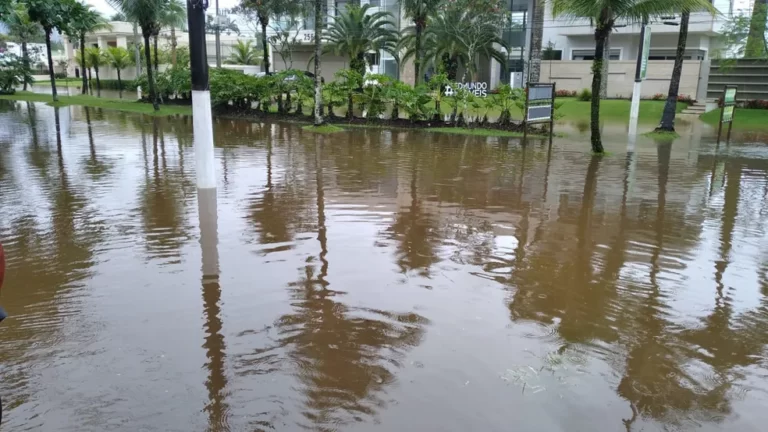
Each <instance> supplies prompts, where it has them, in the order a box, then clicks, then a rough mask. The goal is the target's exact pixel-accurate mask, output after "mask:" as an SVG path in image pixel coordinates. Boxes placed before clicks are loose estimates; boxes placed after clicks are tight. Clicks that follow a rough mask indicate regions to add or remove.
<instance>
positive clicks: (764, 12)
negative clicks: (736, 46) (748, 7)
mask: <svg viewBox="0 0 768 432" xmlns="http://www.w3.org/2000/svg"><path fill="white" fill-rule="evenodd" d="M766 18H768V0H754V6H753V7H752V18H750V21H749V34H748V35H747V44H746V45H745V47H744V57H745V58H760V57H763V56H765V54H766V52H765V27H766Z"/></svg>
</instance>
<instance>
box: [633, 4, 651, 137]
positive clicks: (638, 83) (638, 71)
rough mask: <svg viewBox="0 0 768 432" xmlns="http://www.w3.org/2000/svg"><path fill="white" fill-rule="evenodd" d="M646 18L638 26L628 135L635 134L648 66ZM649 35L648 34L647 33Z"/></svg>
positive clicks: (648, 42)
mask: <svg viewBox="0 0 768 432" xmlns="http://www.w3.org/2000/svg"><path fill="white" fill-rule="evenodd" d="M649 31H650V29H649V28H648V18H644V19H643V26H642V27H641V28H640V46H639V48H638V50H637V66H636V68H635V85H634V87H633V89H632V106H631V108H630V110H629V136H630V137H633V136H635V135H637V118H638V116H639V115H640V92H641V91H642V89H643V80H644V79H645V71H646V69H647V67H648V59H647V58H646V57H645V51H646V49H647V47H646V43H647V44H650V38H648V41H646V32H649ZM649 36H650V34H649Z"/></svg>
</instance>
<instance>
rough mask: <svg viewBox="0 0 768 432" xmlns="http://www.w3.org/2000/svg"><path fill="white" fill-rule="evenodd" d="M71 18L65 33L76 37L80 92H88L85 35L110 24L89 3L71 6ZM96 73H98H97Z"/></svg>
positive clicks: (103, 28) (72, 37) (109, 26)
mask: <svg viewBox="0 0 768 432" xmlns="http://www.w3.org/2000/svg"><path fill="white" fill-rule="evenodd" d="M71 14H72V19H71V22H70V23H69V25H68V26H67V29H66V30H67V34H68V35H69V36H70V39H76V40H78V41H79V43H80V61H79V64H80V66H81V72H82V76H83V88H82V93H83V94H86V93H87V92H88V76H87V74H86V68H85V65H86V64H88V63H89V62H88V61H87V60H86V59H85V56H86V55H87V53H88V50H87V49H86V48H85V35H86V34H88V33H93V32H95V31H98V30H108V29H111V28H112V26H111V25H110V24H109V22H108V21H107V20H106V18H104V17H103V16H102V15H101V14H99V13H98V12H96V11H95V10H93V8H92V6H91V5H86V4H83V3H75V4H74V6H73V7H72V11H71ZM97 75H98V73H97Z"/></svg>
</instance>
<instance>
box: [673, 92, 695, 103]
mask: <svg viewBox="0 0 768 432" xmlns="http://www.w3.org/2000/svg"><path fill="white" fill-rule="evenodd" d="M677 101H678V102H684V103H687V104H688V105H692V104H694V103H695V102H696V99H694V98H692V97H691V96H690V95H684V94H681V95H677Z"/></svg>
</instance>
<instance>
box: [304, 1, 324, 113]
mask: <svg viewBox="0 0 768 432" xmlns="http://www.w3.org/2000/svg"><path fill="white" fill-rule="evenodd" d="M322 1H323V0H315V52H314V56H315V110H314V117H315V121H314V125H315V126H320V125H322V124H323V81H322V77H321V76H320V72H321V64H320V61H321V58H322V56H321V50H322V48H321V45H322V44H321V39H322V38H321V36H320V35H321V31H320V30H321V29H322V25H323V18H324V17H323V7H322ZM299 107H301V101H299Z"/></svg>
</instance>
